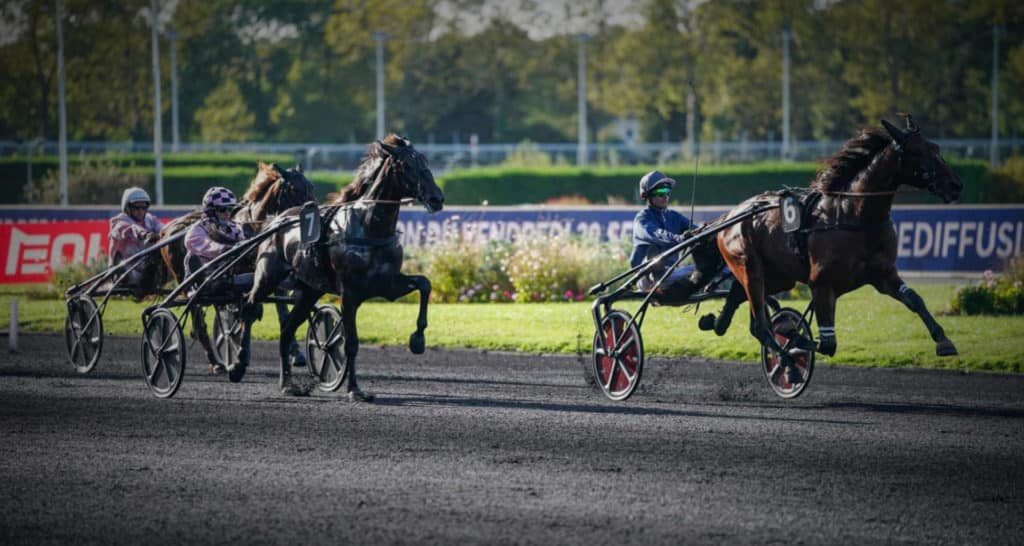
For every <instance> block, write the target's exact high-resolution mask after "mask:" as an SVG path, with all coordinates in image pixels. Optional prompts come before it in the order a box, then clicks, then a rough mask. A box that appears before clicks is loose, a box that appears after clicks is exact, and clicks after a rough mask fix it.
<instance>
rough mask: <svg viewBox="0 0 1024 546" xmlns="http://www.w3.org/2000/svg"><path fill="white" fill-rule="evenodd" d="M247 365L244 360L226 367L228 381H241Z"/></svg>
mask: <svg viewBox="0 0 1024 546" xmlns="http://www.w3.org/2000/svg"><path fill="white" fill-rule="evenodd" d="M248 366H249V365H248V364H247V363H245V362H239V363H238V364H235V365H234V366H231V367H229V368H228V381H231V382H232V383H239V382H241V381H242V378H243V377H245V369H246V368H247V367H248Z"/></svg>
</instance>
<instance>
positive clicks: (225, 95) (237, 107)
mask: <svg viewBox="0 0 1024 546" xmlns="http://www.w3.org/2000/svg"><path fill="white" fill-rule="evenodd" d="M195 120H196V124H197V125H198V126H199V134H200V136H201V137H202V139H203V140H204V141H205V142H245V141H247V140H251V139H252V138H253V137H254V136H256V131H255V125H256V116H255V115H254V114H253V113H252V112H250V111H249V109H248V108H247V107H246V103H245V100H244V99H243V97H242V90H241V89H240V88H239V86H238V84H237V83H235V81H234V80H224V81H223V82H222V83H221V85H220V86H219V87H217V88H216V89H214V90H213V92H211V93H210V94H209V95H207V96H206V100H205V101H203V106H202V108H200V109H199V110H197V111H196V114H195Z"/></svg>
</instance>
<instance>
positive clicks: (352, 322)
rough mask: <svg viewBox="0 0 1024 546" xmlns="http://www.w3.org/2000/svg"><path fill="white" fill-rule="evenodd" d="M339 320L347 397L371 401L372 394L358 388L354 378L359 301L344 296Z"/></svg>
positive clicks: (357, 341) (357, 344)
mask: <svg viewBox="0 0 1024 546" xmlns="http://www.w3.org/2000/svg"><path fill="white" fill-rule="evenodd" d="M344 301H345V305H344V306H343V307H342V309H341V320H342V321H343V322H344V323H345V366H346V367H347V368H348V399H349V400H351V401H352V402H373V395H372V394H370V393H365V392H363V391H361V390H360V389H359V381H358V380H357V379H356V356H357V355H358V354H359V332H358V331H357V330H356V312H357V311H358V310H359V302H357V301H355V298H354V297H345V298H344Z"/></svg>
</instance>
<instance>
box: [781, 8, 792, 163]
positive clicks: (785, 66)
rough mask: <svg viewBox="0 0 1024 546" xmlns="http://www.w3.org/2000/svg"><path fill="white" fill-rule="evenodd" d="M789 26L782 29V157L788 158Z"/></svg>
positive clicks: (790, 36) (790, 37) (790, 38)
mask: <svg viewBox="0 0 1024 546" xmlns="http://www.w3.org/2000/svg"><path fill="white" fill-rule="evenodd" d="M790 40H792V35H791V34H790V32H789V26H786V27H784V28H783V29H782V159H789V156H790V150H789V147H790V144H789V42H790Z"/></svg>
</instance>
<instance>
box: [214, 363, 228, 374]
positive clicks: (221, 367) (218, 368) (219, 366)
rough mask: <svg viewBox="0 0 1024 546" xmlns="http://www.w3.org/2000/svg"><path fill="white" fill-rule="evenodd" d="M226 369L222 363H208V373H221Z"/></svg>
mask: <svg viewBox="0 0 1024 546" xmlns="http://www.w3.org/2000/svg"><path fill="white" fill-rule="evenodd" d="M226 371H227V368H225V367H224V365H223V364H212V363H211V364H210V375H221V374H223V373H224V372H226Z"/></svg>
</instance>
